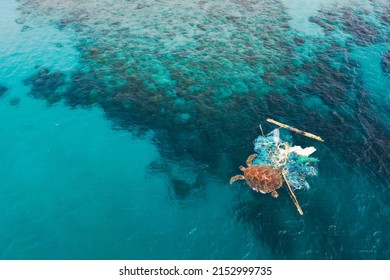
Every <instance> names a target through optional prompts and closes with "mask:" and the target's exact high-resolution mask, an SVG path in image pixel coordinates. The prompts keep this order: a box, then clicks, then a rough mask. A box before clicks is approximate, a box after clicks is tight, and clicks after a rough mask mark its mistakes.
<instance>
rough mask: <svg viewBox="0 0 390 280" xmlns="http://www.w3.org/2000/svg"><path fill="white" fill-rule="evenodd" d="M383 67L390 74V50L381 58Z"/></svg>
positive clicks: (384, 71)
mask: <svg viewBox="0 0 390 280" xmlns="http://www.w3.org/2000/svg"><path fill="white" fill-rule="evenodd" d="M381 67H382V71H383V73H385V74H387V75H389V76H390V51H388V52H386V53H385V54H384V55H383V57H382V60H381Z"/></svg>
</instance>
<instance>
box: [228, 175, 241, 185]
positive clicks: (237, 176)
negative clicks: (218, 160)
mask: <svg viewBox="0 0 390 280" xmlns="http://www.w3.org/2000/svg"><path fill="white" fill-rule="evenodd" d="M237 180H245V177H244V175H236V176H233V177H232V178H230V184H233V183H234V182H235V181H237Z"/></svg>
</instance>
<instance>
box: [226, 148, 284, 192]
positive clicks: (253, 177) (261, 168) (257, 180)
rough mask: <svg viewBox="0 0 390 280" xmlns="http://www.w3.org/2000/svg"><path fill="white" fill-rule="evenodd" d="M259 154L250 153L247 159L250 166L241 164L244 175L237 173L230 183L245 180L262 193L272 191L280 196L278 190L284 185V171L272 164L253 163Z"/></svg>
mask: <svg viewBox="0 0 390 280" xmlns="http://www.w3.org/2000/svg"><path fill="white" fill-rule="evenodd" d="M256 156H257V154H253V155H250V156H249V157H248V159H247V160H246V165H248V167H244V166H242V165H241V166H240V170H241V171H243V172H244V175H236V176H233V177H232V178H231V179H230V184H233V183H234V182H235V181H237V180H245V181H246V183H247V184H248V185H249V187H251V188H252V189H253V190H255V191H257V192H261V193H271V195H272V196H273V197H274V198H277V197H278V196H279V194H278V192H277V191H276V190H277V189H279V188H280V187H281V186H282V185H283V178H282V173H281V172H280V171H279V170H278V169H275V168H274V167H272V166H271V165H252V161H253V159H254V158H255V157H256Z"/></svg>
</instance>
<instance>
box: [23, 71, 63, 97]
mask: <svg viewBox="0 0 390 280" xmlns="http://www.w3.org/2000/svg"><path fill="white" fill-rule="evenodd" d="M24 84H25V85H29V86H31V92H30V95H31V96H33V97H34V98H38V99H45V100H46V101H47V103H48V104H53V103H56V102H58V101H60V100H61V94H62V93H61V91H60V89H61V87H62V86H64V85H65V74H63V73H61V72H59V71H50V70H49V69H47V68H38V69H37V71H36V74H35V75H33V76H31V77H29V78H27V79H25V80H24Z"/></svg>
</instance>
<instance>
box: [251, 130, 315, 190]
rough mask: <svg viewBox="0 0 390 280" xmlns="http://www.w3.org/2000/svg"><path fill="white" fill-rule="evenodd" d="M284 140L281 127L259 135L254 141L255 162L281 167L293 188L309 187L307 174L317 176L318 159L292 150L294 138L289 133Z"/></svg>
mask: <svg viewBox="0 0 390 280" xmlns="http://www.w3.org/2000/svg"><path fill="white" fill-rule="evenodd" d="M283 137H284V138H285V139H286V140H282V139H281V138H280V135H279V129H275V130H273V131H271V132H270V133H268V134H267V135H265V136H261V135H260V136H258V137H257V138H256V139H255V141H254V142H253V144H254V146H255V148H254V150H255V152H256V153H257V154H258V155H257V157H256V158H255V159H254V160H253V164H259V165H272V166H273V167H275V168H277V169H281V170H282V171H283V172H284V173H285V176H286V178H287V180H288V181H289V183H290V185H291V188H292V189H302V188H303V189H309V188H310V185H309V183H308V182H307V181H306V176H317V175H318V169H317V162H318V159H317V158H314V157H309V156H300V155H298V154H296V153H294V152H290V148H291V147H292V140H291V136H290V135H289V134H285V135H283Z"/></svg>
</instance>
